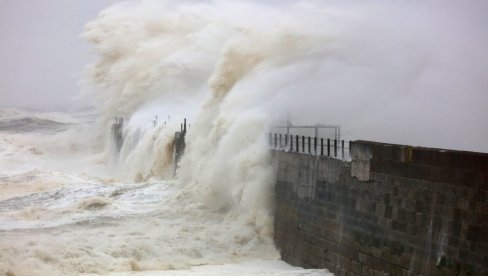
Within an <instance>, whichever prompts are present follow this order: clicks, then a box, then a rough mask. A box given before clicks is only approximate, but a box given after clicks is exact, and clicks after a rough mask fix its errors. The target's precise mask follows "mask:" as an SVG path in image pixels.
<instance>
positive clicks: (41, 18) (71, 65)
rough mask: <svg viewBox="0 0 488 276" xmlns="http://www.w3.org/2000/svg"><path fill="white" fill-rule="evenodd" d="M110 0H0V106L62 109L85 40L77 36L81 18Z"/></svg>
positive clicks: (68, 102)
mask: <svg viewBox="0 0 488 276" xmlns="http://www.w3.org/2000/svg"><path fill="white" fill-rule="evenodd" d="M115 2H117V1H115V0H70V1H66V0H42V1H39V0H2V1H0V61H1V62H0V106H20V107H29V108H36V109H65V108H73V107H78V106H80V105H82V103H80V102H73V101H72V98H73V97H74V96H76V95H77V94H78V92H79V90H80V87H79V86H78V85H77V83H78V81H79V80H80V78H81V74H82V70H83V67H84V66H85V65H86V64H87V62H88V61H89V60H90V59H93V58H90V54H89V53H90V46H89V45H88V44H87V43H86V42H84V41H83V40H82V39H80V38H79V34H80V33H81V32H82V30H83V26H84V24H85V23H86V22H87V21H89V20H91V19H93V18H95V17H96V16H97V14H98V13H99V12H100V11H101V10H102V9H103V8H105V7H108V6H110V5H111V4H112V3H115Z"/></svg>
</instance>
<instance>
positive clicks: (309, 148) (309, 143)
mask: <svg viewBox="0 0 488 276" xmlns="http://www.w3.org/2000/svg"><path fill="white" fill-rule="evenodd" d="M311 144H312V143H311V142H310V136H308V153H309V154H310V153H312V151H311V148H312V147H311V146H312V145H311Z"/></svg>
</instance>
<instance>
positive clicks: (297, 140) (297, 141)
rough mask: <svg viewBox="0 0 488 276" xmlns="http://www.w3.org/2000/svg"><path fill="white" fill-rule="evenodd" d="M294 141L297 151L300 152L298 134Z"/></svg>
mask: <svg viewBox="0 0 488 276" xmlns="http://www.w3.org/2000/svg"><path fill="white" fill-rule="evenodd" d="M295 141H296V143H297V152H300V139H299V138H298V135H296V136H295Z"/></svg>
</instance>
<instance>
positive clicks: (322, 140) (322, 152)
mask: <svg viewBox="0 0 488 276" xmlns="http://www.w3.org/2000/svg"><path fill="white" fill-rule="evenodd" d="M320 156H324V138H320Z"/></svg>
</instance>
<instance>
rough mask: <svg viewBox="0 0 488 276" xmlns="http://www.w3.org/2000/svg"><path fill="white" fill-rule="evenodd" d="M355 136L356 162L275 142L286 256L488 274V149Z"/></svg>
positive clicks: (309, 263)
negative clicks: (280, 146) (449, 147)
mask: <svg viewBox="0 0 488 276" xmlns="http://www.w3.org/2000/svg"><path fill="white" fill-rule="evenodd" d="M350 144H351V146H350V161H344V160H339V159H334V158H332V157H327V156H320V155H318V156H317V155H313V154H304V153H297V152H290V151H286V150H272V155H273V160H274V162H275V164H276V166H277V172H278V173H277V180H276V186H275V191H276V193H275V194H276V214H275V242H276V245H277V247H278V248H279V249H280V251H281V257H282V259H283V260H284V261H287V262H288V263H290V264H293V265H298V266H303V267H309V268H310V267H319V268H328V269H329V270H330V271H331V272H334V273H336V274H337V275H386V274H388V275H418V274H421V275H487V273H488V154H483V153H473V152H462V151H452V150H440V149H431V148H420V147H410V146H403V145H392V144H383V143H374V142H366V141H354V142H351V143H350Z"/></svg>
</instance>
